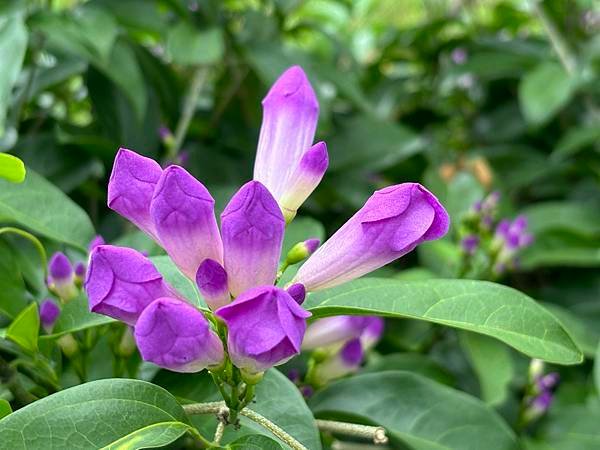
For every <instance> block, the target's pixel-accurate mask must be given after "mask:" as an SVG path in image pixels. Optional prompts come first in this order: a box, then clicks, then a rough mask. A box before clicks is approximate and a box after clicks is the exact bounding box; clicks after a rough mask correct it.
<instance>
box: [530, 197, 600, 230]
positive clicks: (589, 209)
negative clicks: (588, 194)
mask: <svg viewBox="0 0 600 450" xmlns="http://www.w3.org/2000/svg"><path fill="white" fill-rule="evenodd" d="M522 213H523V214H524V215H526V216H527V219H528V231H530V232H531V233H533V234H534V235H540V234H541V233H545V232H547V231H551V230H561V231H567V232H569V233H573V234H576V235H578V236H581V237H586V238H593V237H596V236H600V210H599V209H598V207H597V205H595V204H594V203H579V202H567V201H562V202H542V203H536V204H534V205H531V206H529V207H528V208H525V209H524V210H523V211H522Z"/></svg>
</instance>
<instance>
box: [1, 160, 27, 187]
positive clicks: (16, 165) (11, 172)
mask: <svg viewBox="0 0 600 450" xmlns="http://www.w3.org/2000/svg"><path fill="white" fill-rule="evenodd" d="M25 172H26V171H25V165H24V164H23V161H21V160H20V159H19V158H17V157H16V156H13V155H9V154H7V153H0V178H4V179H5V180H8V181H12V182H13V183H22V182H23V180H24V179H25Z"/></svg>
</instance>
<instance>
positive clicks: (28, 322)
mask: <svg viewBox="0 0 600 450" xmlns="http://www.w3.org/2000/svg"><path fill="white" fill-rule="evenodd" d="M39 331H40V316H39V314H38V305H37V303H32V304H31V305H29V306H28V307H27V308H25V309H24V310H23V311H21V313H20V314H19V315H18V316H17V317H16V318H15V320H13V321H12V323H11V324H10V326H9V327H8V329H7V330H6V338H7V339H10V340H11V341H14V342H16V343H17V344H18V345H19V346H20V347H22V348H24V349H25V350H27V351H30V352H36V351H37V349H38V335H39Z"/></svg>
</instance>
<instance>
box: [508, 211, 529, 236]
mask: <svg viewBox="0 0 600 450" xmlns="http://www.w3.org/2000/svg"><path fill="white" fill-rule="evenodd" d="M527 222H528V221H527V217H526V216H524V215H520V216H517V217H516V218H515V220H513V222H512V223H511V224H510V227H509V233H511V234H521V233H523V232H524V231H525V230H526V229H527Z"/></svg>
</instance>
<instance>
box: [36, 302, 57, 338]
mask: <svg viewBox="0 0 600 450" xmlns="http://www.w3.org/2000/svg"><path fill="white" fill-rule="evenodd" d="M59 315H60V308H59V307H58V305H57V304H56V303H54V301H52V300H51V299H49V298H48V299H46V300H44V301H43V302H42V303H41V304H40V322H41V324H42V327H43V328H44V330H45V331H46V333H48V334H50V333H52V328H54V324H55V323H56V321H57V320H58V316H59Z"/></svg>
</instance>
